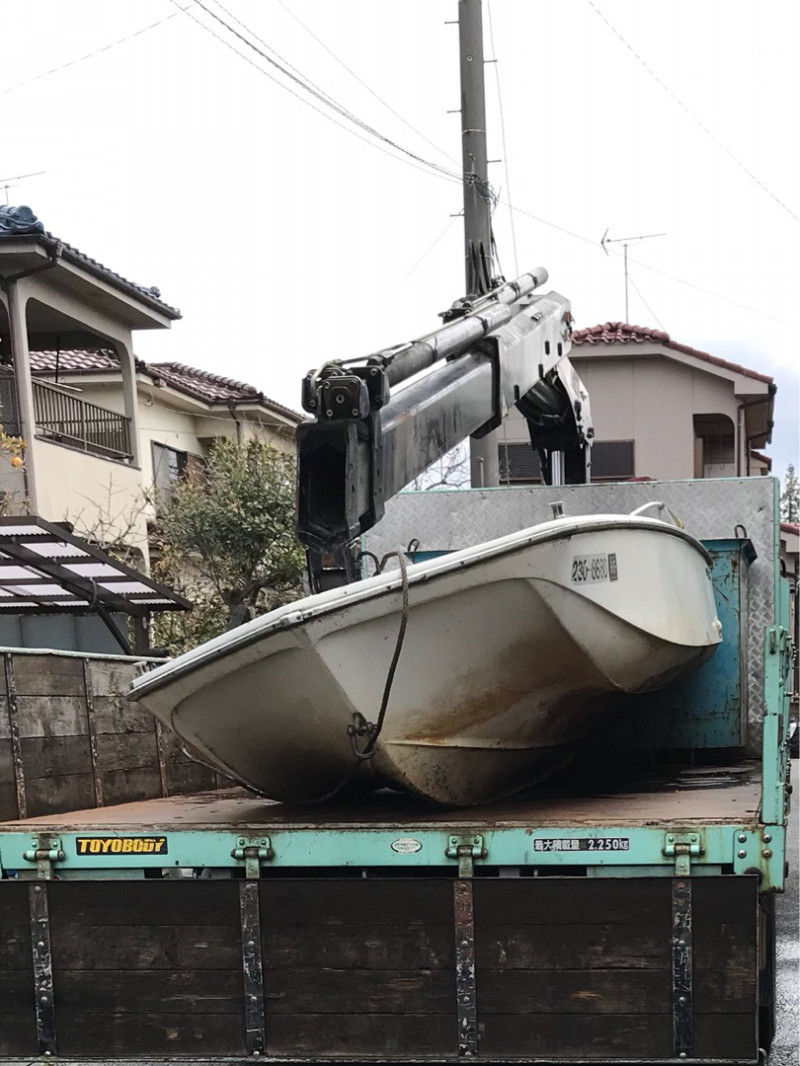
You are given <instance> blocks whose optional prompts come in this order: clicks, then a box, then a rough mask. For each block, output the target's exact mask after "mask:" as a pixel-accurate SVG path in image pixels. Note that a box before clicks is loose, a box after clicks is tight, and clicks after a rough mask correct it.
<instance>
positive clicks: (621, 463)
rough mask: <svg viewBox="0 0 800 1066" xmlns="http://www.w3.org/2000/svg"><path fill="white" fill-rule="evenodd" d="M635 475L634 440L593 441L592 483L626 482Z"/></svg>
mask: <svg viewBox="0 0 800 1066" xmlns="http://www.w3.org/2000/svg"><path fill="white" fill-rule="evenodd" d="M633 474H634V468H633V441H632V440H597V441H593V443H592V481H626V480H627V479H628V478H631V477H633Z"/></svg>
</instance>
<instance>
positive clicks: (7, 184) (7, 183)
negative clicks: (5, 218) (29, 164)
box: [0, 170, 47, 207]
mask: <svg viewBox="0 0 800 1066" xmlns="http://www.w3.org/2000/svg"><path fill="white" fill-rule="evenodd" d="M46 173H47V171H46V170H36V171H34V172H33V173H32V174H15V175H14V176H13V177H12V178H0V186H2V187H3V190H4V191H5V194H6V207H8V190H9V189H13V188H15V187H16V185H17V182H19V181H22V179H23V178H38V177H41V175H42V174H46Z"/></svg>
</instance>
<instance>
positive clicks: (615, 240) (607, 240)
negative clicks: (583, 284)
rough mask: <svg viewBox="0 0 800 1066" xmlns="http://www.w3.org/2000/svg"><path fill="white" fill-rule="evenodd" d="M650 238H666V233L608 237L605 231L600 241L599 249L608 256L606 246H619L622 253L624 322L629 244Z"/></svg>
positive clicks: (626, 300) (626, 301)
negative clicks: (623, 263)
mask: <svg viewBox="0 0 800 1066" xmlns="http://www.w3.org/2000/svg"><path fill="white" fill-rule="evenodd" d="M652 237H666V233H640V234H639V235H638V237H609V235H608V229H606V231H605V233H604V234H603V236H602V238H601V240H600V247H601V248H602V249H603V251H604V252H605V253H606V255H608V248H606V245H607V244H621V245H622V249H623V252H624V256H623V258H624V260H625V321H626V322H630V319H629V318H628V246H629V245H631V244H641V242H642V241H649V240H650V239H651V238H652Z"/></svg>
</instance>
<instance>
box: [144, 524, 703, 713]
mask: <svg viewBox="0 0 800 1066" xmlns="http://www.w3.org/2000/svg"><path fill="white" fill-rule="evenodd" d="M620 528H623V529H631V530H649V531H650V532H654V533H663V534H667V535H669V536H674V537H678V538H679V539H681V540H684V541H686V542H687V543H688V544H689V545H691V546H692V547H693V548H694V549H695V550H696V551H697V552H699V553H700V554H701V555H702V557H703V559H704V561H705V563H706V565H707V566H710V565H711V564H712V559H711V556H710V555H709V553H708V551H707V550H706V549H705V547H704V546H703V545H702V544H701V543H700V542H699V541H698V540H696V539H695V538H694V537H693V536H692V535H691V534H690V533H687V532H686V530H685V529H683V528H681V527H679V526H675V525H672V524H670V523H668V522H663V521H661V520H660V519H656V518H648V517H646V516H643V515H630V514H625V515H622V514H620V515H610V514H609V515H579V516H574V517H570V516H565V517H563V518H557V519H555V520H551V521H549V522H543V523H539V524H538V525H536V526H530V527H528V529H527V530H519V531H518V532H515V533H511V534H506V535H505V536H503V537H498V538H495V539H493V540H491V541H486V542H485V543H483V544H480V545H476V546H472V547H469V548H463V549H460V550H458V551H452V552H446V553H443V554H442V555H441V556H440V557H438V558H436V559H430V560H427V561H425V562H422V563H415V564H412V565H411V566H409V567H408V570H407V573H408V583H409V587H413V586H414V585H417V584H427V583H428V582H429V581H431V580H435V579H437V578H441V577H445V576H447V575H448V574H451V573H452V572H454V571H455V570H462V569H468V568H471V567H473V566H477V565H478V564H480V563H483V562H487V561H489V560H491V559H494V558H496V557H497V556H499V555H514V554H515V553H516V552H519V551H523V550H525V549H527V548H529V547H531V545H533V544H537V543H547V542H548V541H551V540H562V539H566V538H568V537H572V536H576V535H579V534H581V533H589V532H591V533H597V532H605V531H606V530H609V529H620ZM515 541H516V542H515ZM402 581H403V576H402V573H401V571H400V569H399V568H398V569H397V570H393V571H391V574H390V575H384V574H377V575H373V576H372V577H370V578H365V579H364V580H363V581H360V582H356V583H354V584H353V585H349V586H342V588H339V589H335V590H330V591H329V592H325V593H322V594H317V595H316V596H308V597H304V599H302V600H296V601H294V603H289V604H286V605H285V606H284V607H279V608H276V611H275V612H270V613H277V612H281V613H280V614H279V616H278V617H277V618H274V619H273V620H272V621H270V622H266V624H265V619H267V618H269V615H263V616H262V617H261V618H257V619H254V620H253V621H252V622H250V623H248V624H246V625H244V626H240V627H239V631H238V632H237V631H236V630H233V631H228V633H224V634H220V636H218V637H214V638H213V640H212V641H209V642H208V643H207V644H201V645H199V646H198V647H197V648H193V649H192V650H191V651H189V652H185V653H184V654H183V655H181V656H179V657H178V658H177V659H175V660H172V661H170V662H167V663H164V664H163V665H161V666H159V667H157V668H156V669H155V670H153V671H150V672H148V673H146V674H143V675H142V676H141V677H138V678H136V679H135V680H134V681H133V683H132V685H131V688H130V690H129V692H128V694H127V699H129V700H130V701H131V702H136V701H137V700H138V699H139V698H140V697H141V696H145V695H150V694H152V693H154V692H157V691H159V690H160V689H163V688H166V687H168V686H169V685H171V684H173V683H174V682H175V681H178V680H180V679H181V678H183V677H185V676H186V675H187V674H188V673H191V672H192V671H194V670H195V669H197V668H199V667H202V666H205V665H207V664H208V663H209V662H210V661H214V659H215V656H214V654H213V653H214V651H217V650H222V652H223V655H224V657H227V656H228V655H231V654H234V653H236V652H239V651H242V650H243V649H245V648H248V647H250V646H251V645H253V644H256V643H258V642H259V641H260V640H263V639H264V638H265V637H267V636H270V635H271V634H272V633H274V632H284V631H289V630H292V629H296V628H298V627H300V626H302V625H305V624H306V623H307V622H310V621H312V620H314V619H316V618H320V617H323V616H324V615H326V614H333V613H335V612H336V611H339V610H342V608H343V607H346V606H349V605H351V604H359V603H363V602H364V601H365V600H370V599H376V600H377V599H380V598H381V597H383V596H387V595H390V594H392V593H395V592H397V591H399V589H400V588H401V587H402ZM364 585H368V587H367V588H364V587H363V586H364ZM381 585H383V587H381ZM348 589H353V590H354V591H353V592H350V593H349V595H348V591H347V590H348ZM332 593H335V594H333V595H332ZM323 597H324V600H323V602H321V603H320V602H319V599H321V598H323ZM311 601H316V602H315V603H314V604H313V605H312V606H308V607H306V608H302V607H300V606H299V605H301V604H303V603H306V604H308V603H310V602H311ZM231 632H233V633H234V634H235V635H234V636H233V637H231V635H230V634H231ZM223 638H226V639H225V640H224V641H223ZM217 642H220V643H217ZM211 644H213V645H214V647H213V649H212V648H210V647H209V645H211ZM220 644H221V645H222V647H220ZM203 649H206V650H205V651H204V650H203ZM181 659H184V660H185V661H184V662H183V663H181V661H180V660H181Z"/></svg>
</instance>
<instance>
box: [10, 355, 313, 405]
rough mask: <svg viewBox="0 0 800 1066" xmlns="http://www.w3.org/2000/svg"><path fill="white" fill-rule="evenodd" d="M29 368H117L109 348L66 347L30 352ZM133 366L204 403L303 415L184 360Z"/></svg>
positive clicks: (251, 387) (93, 370)
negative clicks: (252, 407)
mask: <svg viewBox="0 0 800 1066" xmlns="http://www.w3.org/2000/svg"><path fill="white" fill-rule="evenodd" d="M30 359H31V370H32V371H33V373H34V374H54V373H55V372H56V363H58V369H59V371H60V372H61V373H63V374H102V373H108V372H109V371H118V370H119V359H118V358H117V356H116V355H115V354H114V352H113V351H111V350H110V349H108V348H97V349H68V350H65V351H61V352H58V353H56V352H53V351H41V352H31V353H30ZM136 369H137V370H138V371H139V372H140V373H142V374H146V375H147V376H148V377H149V378H151V379H152V381H153V383H154V384H158V385H166V386H168V387H169V388H172V389H175V390H176V391H177V392H181V393H183V395H184V396H190V397H191V398H192V399H195V400H200V401H202V402H203V403H207V404H226V405H227V404H230V403H234V404H257V405H259V406H261V407H267V408H269V409H270V410H271V411H274V412H275V413H276V414H281V415H283V416H284V417H286V418H288V419H290V420H291V421H293V422H301V421H302V420H303V416H302V415H299V414H298V413H297V412H296V411H293V410H292V409H291V408H290V407H284V406H283V404H280V403H277V402H276V401H275V400H271V399H270V398H269V397H268V396H265V395H264V393H263V392H259V390H258V389H257V388H255V386H254V385H247V384H246V383H245V382H243V381H234V380H233V378H226V377H222V375H221V374H212V373H210V372H209V371H207V370H198V369H197V368H196V367H193V366H184V365H183V363H145V362H144V361H143V360H141V359H137V360H136Z"/></svg>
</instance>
